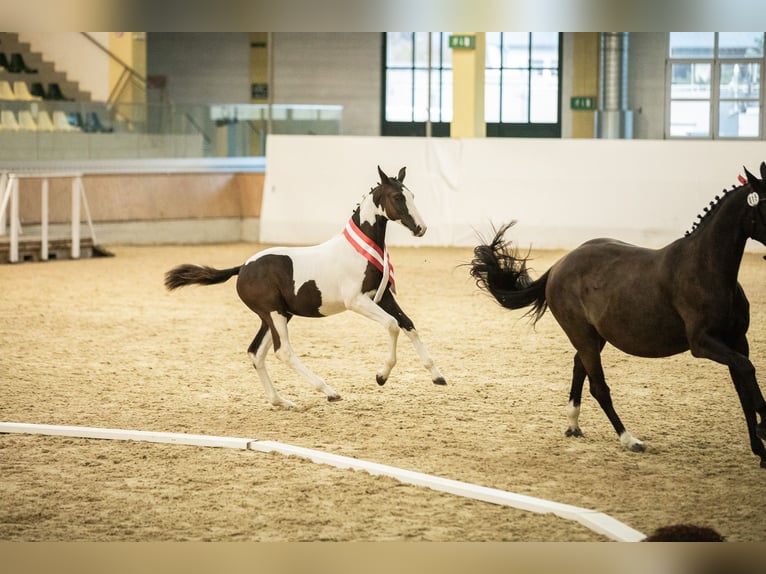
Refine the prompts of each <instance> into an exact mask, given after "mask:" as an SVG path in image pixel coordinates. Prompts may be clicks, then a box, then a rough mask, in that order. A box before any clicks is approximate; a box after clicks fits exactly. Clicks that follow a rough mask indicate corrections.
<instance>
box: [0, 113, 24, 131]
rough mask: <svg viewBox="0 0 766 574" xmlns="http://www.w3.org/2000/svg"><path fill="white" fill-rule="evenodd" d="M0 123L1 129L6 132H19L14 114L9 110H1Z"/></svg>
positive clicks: (19, 127)
mask: <svg viewBox="0 0 766 574" xmlns="http://www.w3.org/2000/svg"><path fill="white" fill-rule="evenodd" d="M0 123H2V126H3V129H4V130H8V131H14V132H16V131H19V130H20V129H21V126H20V125H19V122H18V121H17V120H16V114H14V113H13V111H11V110H2V111H1V112H0Z"/></svg>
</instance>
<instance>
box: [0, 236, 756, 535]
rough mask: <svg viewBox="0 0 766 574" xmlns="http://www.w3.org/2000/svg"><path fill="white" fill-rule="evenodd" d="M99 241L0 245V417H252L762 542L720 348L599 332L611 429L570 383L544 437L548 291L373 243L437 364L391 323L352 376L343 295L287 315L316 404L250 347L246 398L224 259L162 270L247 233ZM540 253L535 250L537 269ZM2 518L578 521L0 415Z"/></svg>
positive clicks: (560, 374) (465, 253)
mask: <svg viewBox="0 0 766 574" xmlns="http://www.w3.org/2000/svg"><path fill="white" fill-rule="evenodd" d="M111 249H112V250H113V251H114V252H115V254H116V257H114V258H107V259H90V260H82V261H58V262H51V263H28V264H20V265H13V266H11V265H2V266H0V292H2V294H3V295H2V298H0V313H2V318H3V319H2V327H1V328H0V348H1V349H2V351H0V388H2V391H3V392H2V399H1V400H0V421H12V422H27V423H45V424H63V425H83V426H95V427H109V428H123V429H142V430H153V431H166V432H182V433H198V434H211V435H223V436H239V437H253V438H259V439H268V440H276V441H281V442H286V443H290V444H295V445H299V446H304V447H308V448H313V449H319V450H325V451H328V452H333V453H336V454H341V455H346V456H353V457H357V458H361V459H365V460H370V461H374V462H379V463H383V464H389V465H393V466H398V467H402V468H406V469H410V470H415V471H419V472H425V473H430V474H435V475H439V476H443V477H447V478H452V479H456V480H462V481H467V482H472V483H476V484H480V485H483V486H490V487H495V488H499V489H503V490H509V491H513V492H517V493H522V494H526V495H530V496H535V497H540V498H546V499H550V500H554V501H557V502H562V503H567V504H572V505H576V506H581V507H585V508H590V509H593V510H597V511H600V512H604V513H607V514H609V515H611V516H613V517H615V518H616V519H618V520H620V521H622V522H625V523H626V524H628V525H629V526H631V527H633V528H635V529H637V530H639V531H641V532H646V533H649V532H651V531H652V530H654V528H656V527H658V526H661V525H667V524H671V523H679V522H693V523H696V524H700V525H706V526H710V527H713V528H715V529H716V530H718V531H719V532H720V533H722V534H723V535H725V536H726V537H727V539H728V540H730V541H760V542H762V541H766V470H763V469H761V468H759V466H758V460H757V458H756V457H755V456H753V455H752V454H751V452H750V449H749V446H748V442H747V436H746V430H745V424H744V419H743V416H742V413H741V410H740V407H739V402H738V400H737V396H736V393H735V391H734V388H733V386H732V384H731V382H730V380H729V375H728V371H727V369H726V368H725V367H723V366H721V365H716V364H713V363H710V362H706V361H701V360H696V359H694V358H692V357H691V356H690V355H689V354H688V353H686V354H682V355H678V356H675V357H672V358H668V359H651V360H650V359H639V358H635V357H629V356H626V355H624V354H621V353H619V352H617V351H616V350H614V349H613V348H610V347H607V349H606V350H605V352H604V366H605V371H606V375H607V380H608V382H609V383H610V385H611V389H612V396H613V399H614V403H615V406H616V409H617V411H618V413H619V414H620V415H621V417H622V419H623V421H624V422H625V424H626V426H627V427H628V429H629V430H630V431H631V432H632V433H633V434H634V435H635V436H636V437H638V438H640V439H642V440H644V441H645V442H646V445H647V451H646V452H645V453H642V454H636V453H632V452H627V451H625V450H624V449H623V448H622V447H621V446H620V444H619V442H618V439H617V437H616V435H615V434H614V432H613V430H612V428H611V425H610V424H609V422H608V421H607V419H606V417H605V416H604V414H603V413H602V412H601V409H600V408H599V407H598V405H597V404H596V402H595V400H594V399H593V398H592V397H590V395H587V393H586V395H585V396H584V400H583V409H582V414H581V420H580V422H581V426H582V428H583V431H584V432H585V434H586V436H585V437H584V438H582V439H573V438H566V437H565V436H564V430H565V429H566V424H567V422H566V416H565V406H566V402H567V397H568V392H569V383H570V380H569V379H570V373H571V361H572V349H571V348H570V345H569V343H568V341H567V339H566V337H565V336H564V334H563V332H562V331H561V329H560V328H559V327H558V325H557V324H556V322H555V320H554V319H553V317H552V316H551V315H550V314H547V315H546V316H545V317H544V318H543V320H542V321H540V322H539V323H538V324H537V326H536V328H534V329H533V328H532V327H531V326H530V325H529V324H528V322H527V320H526V319H524V318H522V314H523V313H522V312H511V311H506V310H503V309H501V308H500V307H499V306H498V305H497V304H496V303H494V301H492V300H490V299H489V298H488V297H487V296H486V295H485V294H483V293H480V292H479V291H478V290H477V289H476V287H475V286H474V284H473V282H472V281H471V279H470V277H469V276H468V273H467V269H466V268H464V267H460V266H459V265H460V264H461V263H466V262H467V261H469V260H470V258H471V250H470V249H467V248H466V249H432V248H393V249H392V258H393V261H394V265H395V266H396V273H397V284H398V287H399V301H400V303H401V305H402V307H403V309H404V310H405V311H406V312H407V313H408V314H409V315H410V317H411V318H412V319H413V321H414V322H415V324H416V326H417V327H418V330H419V332H420V334H421V336H422V338H423V340H424V342H425V343H426V345H427V346H428V348H429V349H430V351H431V353H432V354H433V356H434V358H435V360H436V361H437V364H438V365H439V366H440V368H441V370H442V372H443V373H444V375H445V377H446V379H447V382H448V385H447V386H446V387H438V386H435V385H433V384H432V383H431V382H430V377H429V374H428V372H427V371H426V370H425V369H423V367H422V366H421V365H420V363H419V361H418V358H417V356H416V355H415V352H414V350H413V349H412V347H411V345H410V343H409V340H408V339H407V338H406V337H404V336H402V337H400V339H399V362H398V364H397V366H396V367H395V368H394V371H393V373H392V375H391V377H390V379H389V381H388V383H387V384H386V385H385V386H383V387H379V386H378V385H377V384H375V372H376V371H377V370H378V368H379V367H380V365H381V364H382V360H383V357H384V354H385V350H384V349H385V342H386V336H385V334H384V333H383V330H382V328H380V327H379V326H377V325H376V324H374V323H371V322H369V321H368V320H366V319H364V318H362V317H360V316H357V315H355V314H352V313H343V314H340V315H336V316H333V317H328V318H324V319H301V318H296V319H294V320H293V321H292V322H291V323H290V327H291V340H292V343H293V346H294V347H295V349H296V351H297V352H298V353H299V355H300V357H301V360H302V361H303V362H304V363H305V364H306V365H307V366H308V367H309V368H310V369H312V370H313V371H314V372H315V373H317V374H318V375H319V376H322V377H324V378H325V379H326V380H327V382H328V383H329V384H330V385H331V386H333V387H334V388H335V389H336V390H337V391H338V392H339V393H340V394H341V396H342V397H343V400H342V401H340V402H337V403H329V402H328V401H327V400H325V398H324V395H322V394H320V393H317V392H315V391H313V390H312V389H311V388H309V386H308V384H307V383H306V382H305V381H304V380H302V379H301V378H299V377H298V375H296V374H295V373H294V372H293V371H292V370H290V369H289V368H288V367H286V366H284V365H282V364H280V363H279V362H278V361H277V359H276V358H275V357H274V355H273V354H272V355H270V357H269V359H268V362H267V365H268V367H269V369H270V372H271V374H272V377H273V378H274V380H275V384H276V386H277V388H278V390H279V391H280V392H281V393H282V394H283V395H284V396H285V397H287V398H289V399H291V400H293V401H294V402H296V403H297V405H298V407H297V408H296V409H294V410H282V409H276V408H273V407H271V406H270V405H269V404H268V403H267V402H266V401H265V396H264V393H263V390H262V388H261V386H260V383H259V382H258V379H257V376H256V374H255V372H254V370H253V368H252V366H251V364H250V362H249V359H248V357H247V355H246V354H245V350H246V349H247V346H248V345H249V343H250V341H251V339H252V337H253V336H254V334H255V331H256V330H257V327H258V321H257V318H256V317H255V315H253V314H252V313H251V312H250V311H249V310H248V309H247V308H246V307H245V306H244V305H243V304H242V303H241V302H240V301H239V299H238V297H237V295H236V292H235V288H234V281H230V282H229V283H226V284H223V285H217V286H211V287H192V288H185V289H182V290H179V291H177V292H175V293H168V292H166V291H165V289H164V287H163V283H162V281H163V274H164V272H165V271H166V270H167V269H169V268H170V267H172V266H174V265H176V264H178V263H184V262H189V263H205V264H210V265H213V266H218V267H224V266H226V267H229V266H232V265H235V264H237V263H239V262H242V261H244V260H245V259H246V258H247V257H249V256H250V255H251V254H252V253H253V252H254V251H255V250H257V249H258V247H257V246H253V245H252V244H233V245H215V246H172V247H120V246H115V247H111ZM561 255H562V253H561V252H537V253H534V254H533V256H534V258H535V260H534V261H533V263H532V266H533V267H534V269H535V270H536V272H537V273H542V272H543V271H545V269H547V268H548V267H549V266H550V264H552V263H553V262H554V261H555V260H556V259H557V258H558V257H560V256H561ZM740 281H741V282H742V284H743V285H744V287H745V291H746V293H747V294H748V297H749V298H750V302H751V306H752V324H751V329H750V343H751V354H752V358H753V361H754V364H755V366H756V369H758V371H759V372H762V371H763V367H764V366H766V262H764V261H763V260H762V258H761V257H760V256H759V255H746V257H745V260H744V262H743V266H742V270H741V273H740ZM0 473H1V474H2V476H3V480H2V481H0V540H5V541H16V540H22V541H148V540H173V541H180V540H215V541H234V540H248V541H324V540H334V541H383V540H397V541H403V540H407V541H408V540H414V541H424V540H436V541H599V540H606V539H605V538H604V537H603V536H600V535H597V534H595V533H593V532H591V531H590V530H588V529H586V528H585V527H583V526H581V525H579V524H577V523H575V522H571V521H567V520H564V519H561V518H557V517H555V516H552V515H539V514H533V513H530V512H524V511H519V510H514V509H510V508H506V507H500V506H494V505H491V504H488V503H483V502H478V501H472V500H467V499H464V498H460V497H456V496H452V495H449V494H441V493H437V492H433V491H430V490H427V489H423V488H419V487H415V486H407V485H402V484H400V483H399V482H397V481H396V480H394V479H389V478H385V477H373V476H370V475H368V474H367V473H364V472H354V471H347V470H340V469H335V468H331V467H327V466H321V465H316V464H313V463H310V462H308V461H305V460H302V459H299V458H295V457H283V456H281V455H277V454H273V455H264V454H259V453H255V452H248V451H233V450H227V449H211V448H199V447H188V446H172V445H158V444H147V443H133V442H112V441H101V440H88V439H70V438H51V437H40V436H28V435H9V434H6V435H0Z"/></svg>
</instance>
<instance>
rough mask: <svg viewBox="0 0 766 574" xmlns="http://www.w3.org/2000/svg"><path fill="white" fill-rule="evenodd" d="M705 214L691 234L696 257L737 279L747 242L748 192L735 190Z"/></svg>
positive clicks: (710, 266)
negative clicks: (710, 211)
mask: <svg viewBox="0 0 766 574" xmlns="http://www.w3.org/2000/svg"><path fill="white" fill-rule="evenodd" d="M730 194H731V195H730V196H729V197H726V198H725V199H723V200H721V202H720V204H719V205H717V206H716V207H715V208H714V211H713V212H712V213H710V214H708V215H707V216H705V221H702V222H700V226H699V228H698V229H697V230H696V232H695V233H693V234H692V236H691V239H692V242H691V244H692V245H694V249H695V252H696V256H697V257H698V258H699V259H700V261H701V262H702V263H704V264H705V265H706V266H707V267H709V268H711V269H716V271H717V273H724V274H727V273H728V274H730V275H732V276H733V277H734V279H735V280H736V275H737V273H738V271H739V266H740V263H741V261H742V255H743V253H744V251H745V244H746V243H747V238H748V235H747V230H746V226H747V218H748V216H749V214H748V212H747V210H748V209H751V208H749V207H748V206H747V204H746V194H747V191H746V190H745V191H740V190H735V191H731V192H730Z"/></svg>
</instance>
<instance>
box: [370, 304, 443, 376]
mask: <svg viewBox="0 0 766 574" xmlns="http://www.w3.org/2000/svg"><path fill="white" fill-rule="evenodd" d="M379 305H380V307H381V308H382V309H383V310H384V311H385V312H386V313H388V314H389V315H391V316H392V317H393V318H394V319H396V322H397V324H398V326H399V328H400V329H402V330H403V331H404V332H405V333H406V334H407V336H408V337H409V339H410V341H411V342H412V345H413V346H414V347H415V351H416V352H417V354H418V356H419V357H420V361H421V362H422V363H423V366H424V367H425V368H426V369H428V371H430V373H431V380H432V381H433V382H434V384H436V385H446V384H447V381H445V380H444V377H443V376H442V374H441V371H439V368H438V367H437V366H436V365H435V364H434V360H433V358H432V357H431V354H430V353H429V352H428V349H427V348H426V346H425V345H424V344H423V341H421V340H420V336H419V335H418V332H417V329H415V325H414V324H413V323H412V321H411V320H410V318H409V317H408V316H407V315H406V314H405V313H404V311H402V309H401V307H399V303H397V302H396V299H394V296H393V295H392V294H391V292H390V291H386V293H385V294H384V296H383V298H382V299H381V301H380V303H379ZM383 382H385V380H384V381H383Z"/></svg>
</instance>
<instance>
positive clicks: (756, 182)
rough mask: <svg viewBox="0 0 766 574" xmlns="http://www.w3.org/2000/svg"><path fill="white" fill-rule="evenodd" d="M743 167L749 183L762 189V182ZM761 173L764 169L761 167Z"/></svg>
mask: <svg viewBox="0 0 766 574" xmlns="http://www.w3.org/2000/svg"><path fill="white" fill-rule="evenodd" d="M742 167H743V169H744V170H745V177H746V178H747V183H749V184H750V185H752V186H757V187H760V183H761V180H759V179H758V178H757V177H755V176H754V175H753V174H752V173H750V172H749V171H747V168H746V167H745V166H742ZM761 171H763V167H761Z"/></svg>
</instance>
